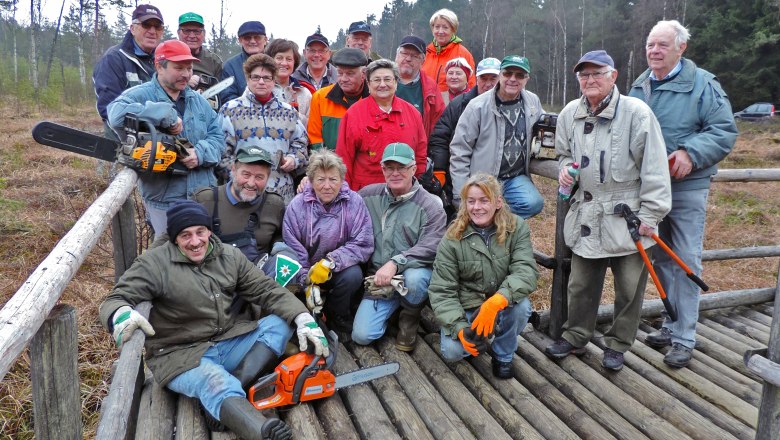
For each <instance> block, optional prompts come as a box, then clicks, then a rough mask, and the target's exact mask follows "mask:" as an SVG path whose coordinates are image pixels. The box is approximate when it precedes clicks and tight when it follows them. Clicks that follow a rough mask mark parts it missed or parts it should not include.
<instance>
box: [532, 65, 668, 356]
mask: <svg viewBox="0 0 780 440" xmlns="http://www.w3.org/2000/svg"><path fill="white" fill-rule="evenodd" d="M574 71H575V72H576V74H577V79H578V80H579V83H580V89H581V90H582V95H583V96H582V98H580V99H576V100H574V101H571V102H570V103H569V104H567V105H566V107H564V109H563V110H562V111H561V114H560V115H559V116H558V130H557V132H556V138H555V152H556V154H557V155H558V156H559V157H560V159H559V168H560V173H559V175H558V181H559V183H560V184H561V185H562V186H571V185H574V179H572V177H571V176H570V175H569V172H568V167H569V166H570V165H571V164H572V163H573V162H577V163H579V164H580V175H579V190H578V191H576V192H575V193H574V196H573V198H572V202H571V207H570V208H569V212H568V213H567V214H566V220H565V223H564V227H563V231H564V239H565V241H566V245H567V246H569V247H570V248H571V250H572V252H573V256H572V259H571V276H570V278H569V286H568V300H569V318H568V320H567V321H566V322H565V323H564V324H563V335H562V336H561V338H559V339H558V340H557V341H555V343H554V344H552V345H550V346H548V347H547V348H546V349H545V351H546V352H547V354H548V355H549V356H551V357H553V358H564V357H566V356H568V355H569V354H577V355H579V354H582V353H584V352H585V348H584V347H585V345H586V344H587V343H588V341H589V340H590V338H591V336H592V335H593V331H594V329H595V326H596V314H597V312H598V307H599V300H600V298H601V291H602V288H603V287H604V275H605V272H606V270H607V267H608V266H609V267H610V268H611V269H612V273H613V275H614V277H615V312H614V318H613V323H612V326H611V327H610V328H609V330H607V332H606V333H605V334H604V343H605V344H606V346H607V348H606V350H604V358H603V360H602V365H603V366H604V368H607V369H610V370H614V371H617V370H620V369H621V368H623V353H624V352H625V351H626V350H628V349H629V348H630V347H631V344H632V343H633V342H634V338H635V337H636V330H637V327H638V326H639V314H640V312H641V310H642V299H643V298H644V292H645V285H646V284H647V267H646V266H645V264H644V262H643V260H642V257H641V255H640V254H639V252H638V251H637V248H636V245H635V244H634V241H633V240H632V238H631V235H630V234H629V231H628V227H627V223H626V220H625V219H624V218H623V217H621V216H620V214H619V213H617V212H615V209H614V208H615V206H617V205H619V204H621V203H622V204H626V205H628V206H629V207H630V208H631V210H632V211H634V212H635V213H636V215H637V216H638V217H639V219H640V220H641V225H640V226H639V234H640V235H642V238H641V243H642V245H643V246H644V247H645V248H649V247H650V246H652V245H653V244H654V242H653V240H652V239H650V236H651V235H652V234H653V233H654V230H655V227H656V225H658V223H659V222H660V221H661V219H663V217H664V215H666V213H667V212H669V209H670V207H671V185H670V183H669V169H668V167H667V166H666V154H665V153H664V144H663V137H662V135H661V127H660V126H659V125H658V121H656V119H655V117H654V116H653V112H652V110H650V108H649V107H648V106H647V105H646V104H645V103H644V102H642V101H641V100H639V99H636V98H631V97H628V96H625V95H621V94H620V92H619V91H618V89H617V86H615V81H616V80H617V76H618V73H617V71H616V70H615V63H614V62H613V61H612V57H610V56H609V55H608V54H607V52H605V51H603V50H596V51H592V52H588V53H586V54H585V55H583V56H582V58H581V59H580V61H579V62H578V63H577V64H576V65H575V66H574ZM650 251H651V249H648V254H649V253H650Z"/></svg>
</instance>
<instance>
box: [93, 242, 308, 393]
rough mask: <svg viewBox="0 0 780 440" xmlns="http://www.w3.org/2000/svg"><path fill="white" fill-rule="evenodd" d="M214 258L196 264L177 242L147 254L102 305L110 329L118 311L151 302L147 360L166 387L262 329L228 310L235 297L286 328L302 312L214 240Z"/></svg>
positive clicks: (102, 318) (236, 252)
mask: <svg viewBox="0 0 780 440" xmlns="http://www.w3.org/2000/svg"><path fill="white" fill-rule="evenodd" d="M210 242H211V245H212V246H213V248H212V250H211V252H210V253H209V254H208V255H207V256H206V258H205V259H204V260H203V262H202V263H201V264H199V265H196V264H194V263H192V261H190V260H189V259H188V258H187V257H185V256H184V254H182V253H181V251H179V248H178V247H177V246H176V245H175V244H173V243H170V242H169V243H166V244H165V245H163V246H160V247H157V248H154V249H150V250H147V251H146V252H144V253H143V254H142V255H141V256H139V257H138V258H137V259H136V260H135V262H133V265H132V266H131V267H130V268H129V269H128V270H127V272H125V273H124V275H122V277H121V278H120V279H119V282H117V284H116V286H115V287H114V290H113V291H112V292H111V293H110V294H109V295H108V297H106V299H105V300H104V301H103V303H102V304H101V305H100V321H101V322H102V323H103V325H104V326H105V327H106V328H107V329H109V330H112V327H113V326H112V316H113V314H114V312H115V311H116V310H117V309H118V308H119V307H121V306H125V305H129V306H135V305H137V304H138V303H141V302H143V301H151V302H152V305H153V307H152V311H151V312H150V314H149V323H150V324H151V325H152V327H154V330H155V332H156V334H155V335H154V336H151V337H147V338H146V344H145V345H144V347H145V348H146V359H147V364H148V365H149V368H150V369H151V370H152V372H153V373H154V378H155V380H156V381H157V382H159V383H160V385H162V386H164V385H165V384H167V383H168V382H169V381H170V380H171V379H173V378H174V377H176V376H178V375H179V374H181V373H183V372H185V371H187V370H190V369H192V368H194V367H196V366H198V364H199V363H200V358H201V357H202V356H203V353H205V352H206V350H207V349H208V348H209V347H210V346H212V345H214V343H215V342H217V341H223V340H226V339H230V338H233V337H235V336H239V335H242V334H245V333H249V332H250V331H253V330H254V329H255V328H257V321H252V320H249V319H248V316H246V315H240V316H239V315H237V314H235V313H233V312H231V310H230V306H231V304H232V303H233V300H234V299H235V297H237V296H240V297H243V298H244V299H246V300H247V302H250V303H254V304H259V305H260V306H261V307H262V308H263V309H264V311H265V312H266V313H272V314H275V315H277V316H279V317H281V318H282V319H284V320H286V321H287V322H288V323H290V322H292V321H293V320H294V319H295V317H296V316H298V315H299V314H301V313H305V312H306V311H307V310H306V306H304V305H303V303H301V302H300V301H299V300H298V299H297V298H295V296H293V294H292V293H290V292H289V291H288V290H287V289H285V288H284V287H281V286H279V284H277V283H276V281H274V280H273V279H271V278H268V277H267V276H265V274H263V272H262V271H261V270H260V269H258V268H256V267H255V265H254V264H252V263H251V262H250V261H249V260H247V259H246V257H245V256H244V255H243V254H242V253H241V251H239V250H238V249H235V248H233V247H231V246H222V242H220V241H219V239H218V238H216V237H214V236H213V235H212V238H211V241H210Z"/></svg>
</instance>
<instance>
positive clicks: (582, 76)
mask: <svg viewBox="0 0 780 440" xmlns="http://www.w3.org/2000/svg"><path fill="white" fill-rule="evenodd" d="M610 72H612V71H611V70H604V71H602V72H593V73H582V72H577V79H578V80H580V81H587V80H589V79H590V78H593V79H594V80H596V81H598V80H600V79H601V78H604V76H606V75H607V74H608V73H610Z"/></svg>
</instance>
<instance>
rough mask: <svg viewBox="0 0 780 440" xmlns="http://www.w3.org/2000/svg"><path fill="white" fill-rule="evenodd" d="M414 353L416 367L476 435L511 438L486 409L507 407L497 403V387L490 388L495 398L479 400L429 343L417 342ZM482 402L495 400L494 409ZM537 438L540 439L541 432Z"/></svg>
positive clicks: (531, 430)
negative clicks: (483, 404) (484, 405)
mask: <svg viewBox="0 0 780 440" xmlns="http://www.w3.org/2000/svg"><path fill="white" fill-rule="evenodd" d="M411 356H412V359H414V361H415V362H417V366H418V367H419V368H420V370H421V371H422V372H423V374H425V376H426V377H428V379H429V380H430V381H431V383H432V384H433V386H434V387H436V389H437V390H438V391H439V393H440V394H441V396H442V397H443V398H444V400H445V401H447V402H448V403H449V404H450V407H451V408H452V409H453V410H454V411H455V413H456V414H457V415H458V417H460V419H461V420H463V422H464V423H465V424H466V425H467V426H468V427H469V429H470V430H471V432H472V433H473V434H474V435H475V436H476V437H477V438H490V439H506V440H509V439H510V438H511V437H510V436H509V434H508V433H507V432H506V431H504V428H503V427H502V426H501V425H499V424H498V422H496V420H495V419H494V416H493V415H491V413H490V412H488V411H487V409H490V410H491V412H493V411H495V410H498V409H507V408H506V407H500V406H498V404H497V401H498V400H501V398H500V396H496V395H495V390H493V388H492V387H489V388H490V390H491V391H493V394H491V397H493V398H494V399H492V400H491V399H490V398H484V396H483V398H482V399H480V400H477V398H475V397H474V395H473V394H471V391H470V390H469V389H468V388H466V387H465V386H464V385H463V384H462V383H461V382H460V380H458V378H457V377H456V376H455V374H454V373H453V372H452V371H450V369H449V368H448V367H447V365H445V364H444V361H442V360H441V358H440V357H439V356H438V355H436V353H435V352H434V351H433V350H432V349H431V347H429V346H428V344H425V343H423V342H420V343H418V344H417V348H415V350H414V351H413V352H412V353H411ZM480 402H482V403H485V404H487V403H492V404H494V406H495V408H494V407H491V406H487V408H485V407H483V406H482V405H481V404H480ZM504 403H506V402H504ZM508 409H509V410H510V411H511V412H512V413H514V417H515V418H518V416H519V414H517V412H516V411H515V410H514V409H511V407H510V408H508ZM519 418H522V417H519ZM526 428H530V426H529V425H528V424H526ZM526 431H529V432H530V433H531V434H529V435H533V433H536V431H535V430H533V428H531V429H530V430H528V429H526ZM536 438H539V437H538V434H537V437H536Z"/></svg>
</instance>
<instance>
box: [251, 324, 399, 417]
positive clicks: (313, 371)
mask: <svg viewBox="0 0 780 440" xmlns="http://www.w3.org/2000/svg"><path fill="white" fill-rule="evenodd" d="M325 334H327V335H329V338H328V342H329V346H330V354H329V355H328V357H327V358H323V357H322V356H316V355H314V354H311V353H307V352H300V353H297V354H294V355H292V356H290V357H288V358H287V359H285V360H284V361H282V363H280V364H279V365H278V366H277V367H276V369H274V371H273V373H270V374H267V375H265V376H263V377H261V378H260V379H258V380H257V382H256V383H255V384H254V385H253V386H252V387H250V388H249V392H248V393H247V396H248V398H249V402H251V403H252V405H254V406H255V408H257V409H268V408H276V407H279V406H285V405H295V404H297V403H300V402H307V401H309V400H315V399H322V398H323V397H330V396H332V395H333V393H335V392H336V390H338V389H341V388H346V387H349V386H352V385H357V384H360V383H364V382H368V381H371V380H374V379H378V378H380V377H384V376H389V375H391V374H395V373H396V372H398V369H399V367H400V366H399V364H398V362H387V363H384V364H379V365H374V366H371V367H366V368H361V369H358V370H355V371H350V372H349V373H342V374H338V375H334V374H333V370H332V367H333V364H334V363H335V361H336V353H337V352H338V337H337V336H336V334H335V333H333V332H326V333H325Z"/></svg>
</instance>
